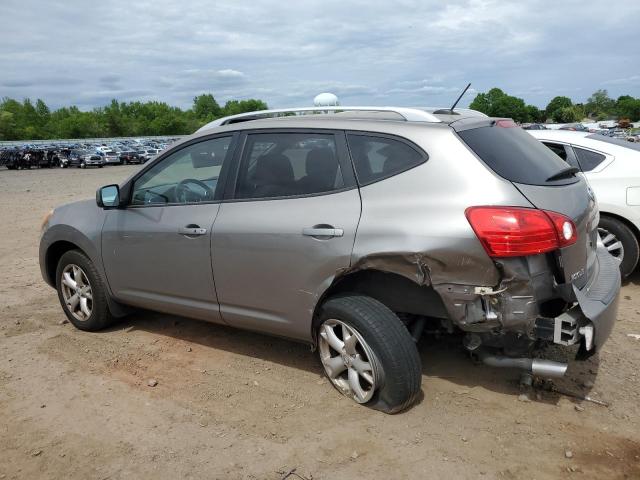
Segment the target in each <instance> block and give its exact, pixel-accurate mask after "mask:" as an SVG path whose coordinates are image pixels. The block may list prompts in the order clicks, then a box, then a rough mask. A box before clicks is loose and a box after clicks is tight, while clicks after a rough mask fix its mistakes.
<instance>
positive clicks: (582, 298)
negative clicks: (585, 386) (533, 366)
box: [536, 245, 621, 357]
mask: <svg viewBox="0 0 640 480" xmlns="http://www.w3.org/2000/svg"><path fill="white" fill-rule="evenodd" d="M596 255H597V262H596V268H595V271H594V274H593V275H592V277H591V279H590V281H589V282H588V283H587V285H586V286H585V287H583V288H582V289H578V288H577V287H575V286H574V287H573V293H574V296H575V299H576V303H575V304H574V306H573V307H572V308H570V309H569V310H568V311H566V312H565V313H563V314H561V315H560V316H558V317H556V318H552V319H549V318H539V319H538V320H537V321H536V331H537V336H538V338H542V339H544V340H549V341H553V343H558V344H561V345H574V344H577V343H580V347H581V348H580V352H579V353H580V354H581V356H583V357H585V356H591V355H592V354H593V353H595V352H596V351H598V350H599V349H600V348H602V346H603V345H604V343H605V342H606V340H607V338H609V335H610V334H611V331H612V330H613V325H614V323H615V321H616V316H617V314H618V298H619V295H620V286H621V280H620V262H619V261H618V260H617V259H616V258H614V257H613V256H611V255H610V254H609V252H607V250H606V248H604V246H602V245H598V247H597V250H596Z"/></svg>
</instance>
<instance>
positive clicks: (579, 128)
mask: <svg viewBox="0 0 640 480" xmlns="http://www.w3.org/2000/svg"><path fill="white" fill-rule="evenodd" d="M521 126H522V128H523V129H524V130H569V131H572V132H587V133H597V134H600V135H604V136H606V137H613V138H619V139H622V140H626V141H627V142H640V129H634V128H622V127H620V126H613V127H607V126H606V125H600V126H597V127H593V126H592V127H588V126H586V125H584V124H582V123H567V124H564V125H560V126H558V125H546V124H544V123H526V124H522V125H521Z"/></svg>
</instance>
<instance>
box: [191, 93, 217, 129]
mask: <svg viewBox="0 0 640 480" xmlns="http://www.w3.org/2000/svg"><path fill="white" fill-rule="evenodd" d="M193 113H194V114H195V116H196V118H198V119H200V120H202V121H203V122H205V123H206V122H210V121H211V120H215V119H216V118H220V117H221V116H222V108H220V105H218V102H216V99H215V98H214V97H213V95H211V94H210V93H207V94H204V95H198V96H197V97H195V98H194V99H193Z"/></svg>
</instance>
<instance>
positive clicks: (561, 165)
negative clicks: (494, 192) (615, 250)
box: [451, 119, 599, 289]
mask: <svg viewBox="0 0 640 480" xmlns="http://www.w3.org/2000/svg"><path fill="white" fill-rule="evenodd" d="M451 126H452V127H453V128H454V130H456V132H457V133H458V135H459V136H460V138H462V140H463V141H464V142H465V143H466V144H467V146H468V147H469V148H471V150H472V151H473V152H475V154H476V155H477V156H478V157H479V158H480V159H481V160H482V161H483V162H484V163H485V164H486V165H487V166H488V167H489V168H491V169H492V170H493V171H494V172H495V173H496V174H498V175H500V176H501V177H503V178H505V179H506V180H509V181H510V182H512V183H513V184H514V185H515V186H516V188H518V190H520V192H521V193H522V194H523V195H524V196H525V197H526V198H527V200H528V201H529V202H530V203H531V204H532V205H533V206H534V207H536V208H539V209H541V210H548V211H552V212H557V213H561V214H563V215H565V216H567V217H569V218H570V219H571V220H573V222H574V224H575V226H576V231H577V233H578V239H577V241H576V243H574V244H573V245H570V246H567V247H564V248H562V249H560V251H559V254H558V266H559V271H560V275H561V276H562V278H561V279H560V281H561V283H572V284H573V285H575V286H576V287H578V288H580V289H581V288H583V287H584V286H585V285H586V283H587V280H588V278H591V277H592V274H593V273H594V269H595V268H596V267H597V263H596V245H597V239H598V237H597V235H598V229H597V227H598V221H599V218H598V208H597V205H596V202H595V199H594V196H593V193H592V192H591V189H590V188H589V186H588V184H587V182H586V180H585V178H584V176H583V175H582V174H581V173H578V172H576V171H574V170H572V169H571V168H572V167H569V166H568V165H567V164H566V163H565V162H564V161H563V160H562V159H561V158H560V157H558V156H557V155H555V154H554V153H553V152H552V151H551V150H549V149H548V148H547V147H545V146H544V145H543V144H542V143H540V142H539V141H537V140H535V139H534V138H533V137H532V136H531V135H529V134H528V133H527V132H525V131H524V130H522V129H521V128H520V127H518V126H517V125H516V124H515V123H513V121H511V120H503V119H465V120H460V121H457V122H454V123H452V124H451ZM562 280H563V281H562Z"/></svg>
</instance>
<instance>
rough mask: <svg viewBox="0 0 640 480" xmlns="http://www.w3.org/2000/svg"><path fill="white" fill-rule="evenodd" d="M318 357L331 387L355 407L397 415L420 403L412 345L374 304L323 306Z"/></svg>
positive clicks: (348, 299)
mask: <svg viewBox="0 0 640 480" xmlns="http://www.w3.org/2000/svg"><path fill="white" fill-rule="evenodd" d="M318 352H319V355H320V361H321V362H322V365H323V367H324V370H325V373H326V375H327V377H328V378H329V380H330V381H331V383H332V384H333V386H334V387H336V389H337V390H338V391H340V392H341V393H343V394H344V395H345V396H347V397H349V398H351V399H353V400H354V401H356V402H357V403H362V404H366V405H367V406H370V407H372V408H374V409H376V410H381V411H384V412H386V413H396V412H400V411H402V410H404V409H406V408H408V407H410V406H411V405H412V404H413V403H414V402H415V401H416V399H417V398H418V395H419V393H420V383H421V380H422V374H421V363H420V356H419V355H418V351H417V349H416V346H415V343H414V342H413V339H412V338H411V335H410V334H409V331H408V330H407V329H406V327H405V326H404V325H403V324H402V322H401V321H400V319H399V318H398V317H397V315H396V314H395V313H393V312H392V311H391V310H389V309H388V308H387V307H386V306H385V305H383V304H382V303H380V302H378V301H377V300H375V299H373V298H370V297H366V296H361V295H352V296H341V297H334V298H331V299H329V300H327V301H326V302H325V303H324V304H323V305H322V309H321V313H320V327H319V329H318Z"/></svg>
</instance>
